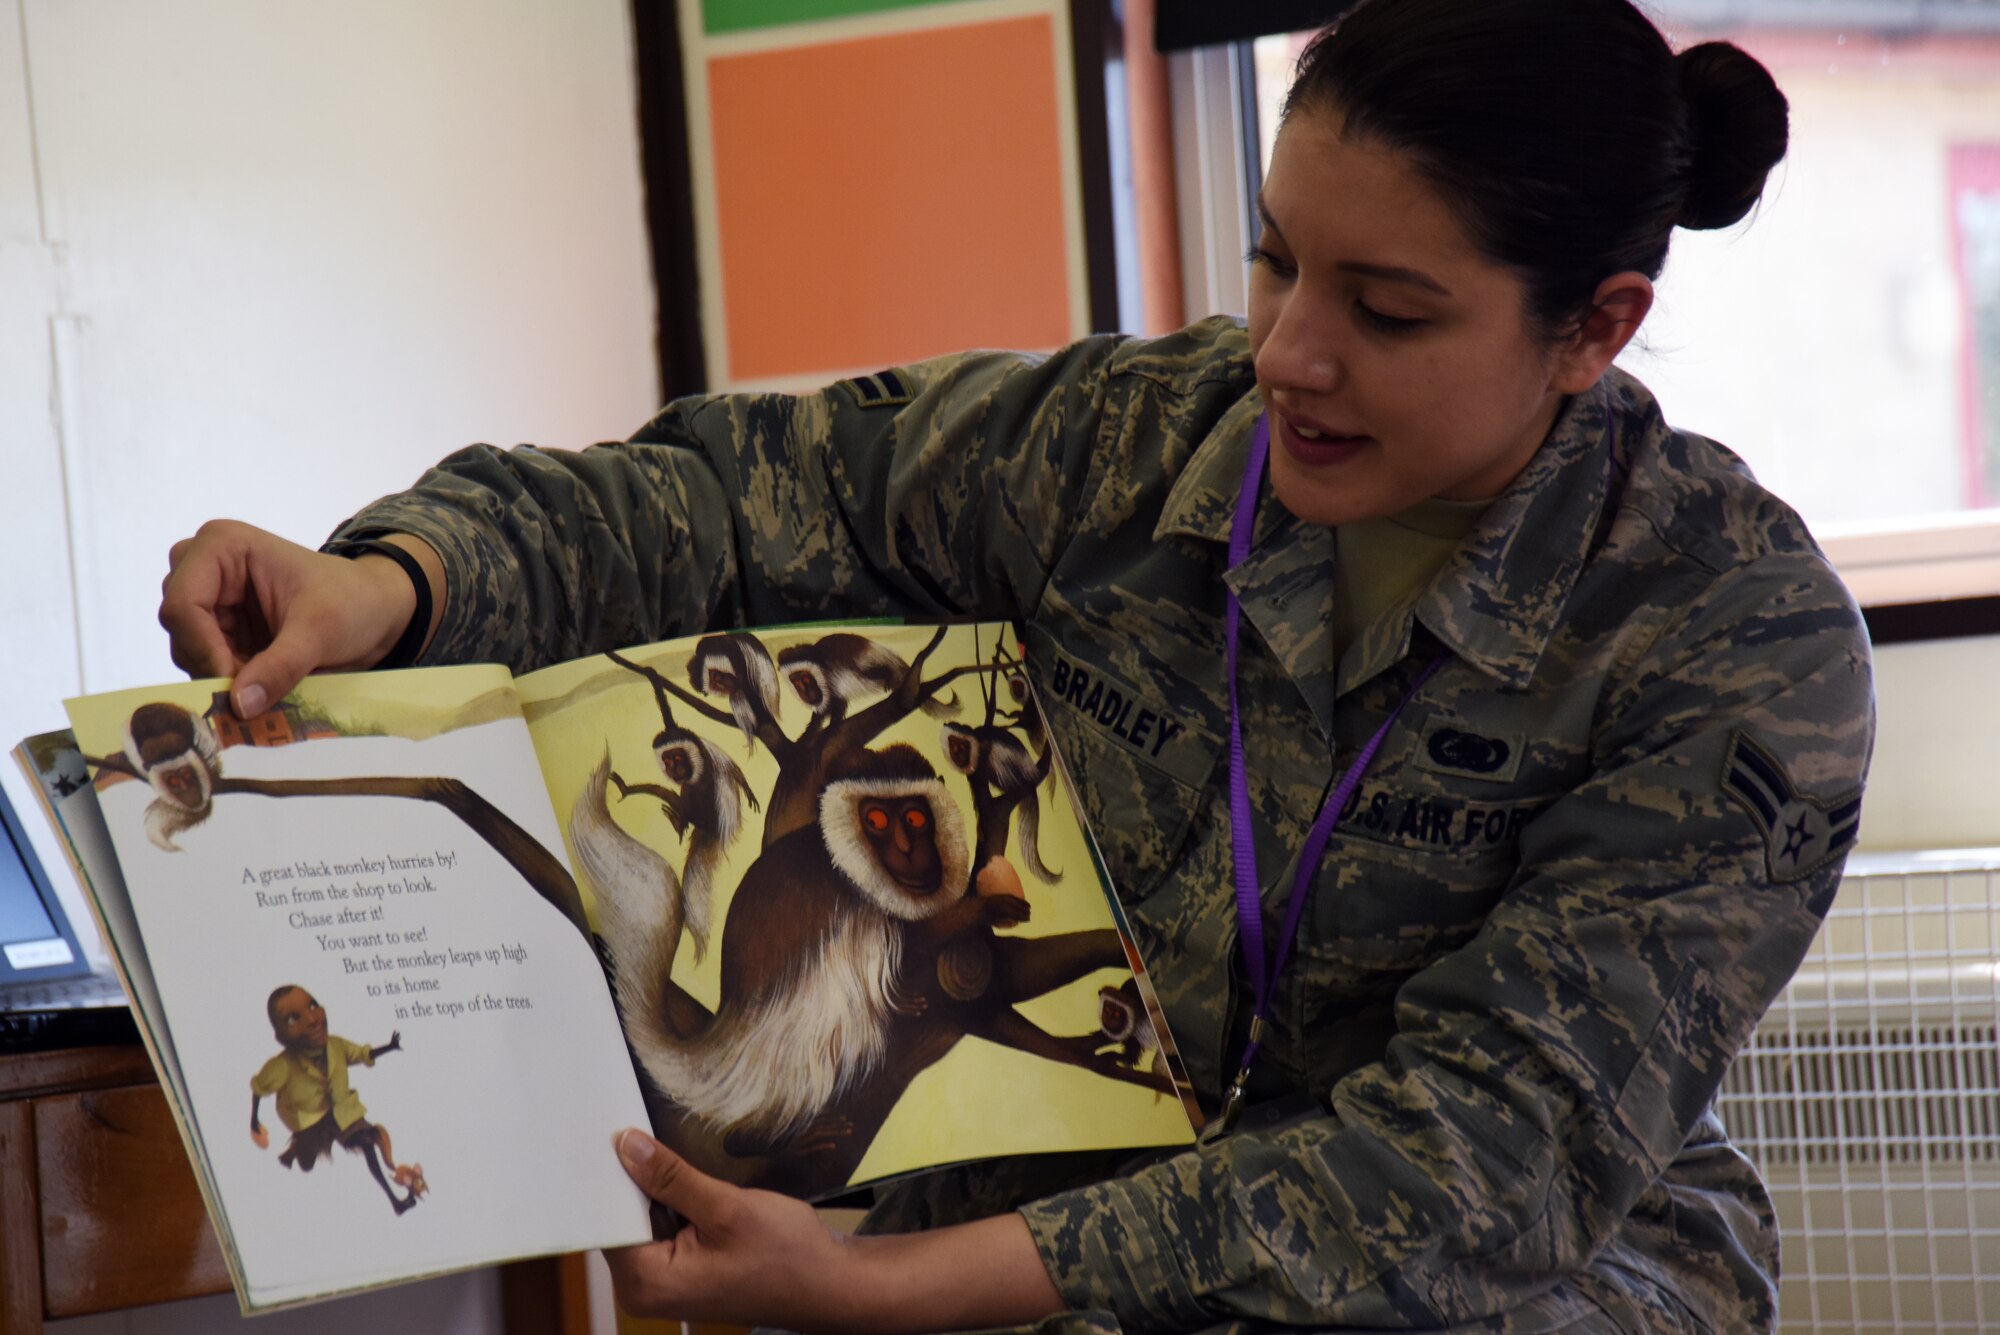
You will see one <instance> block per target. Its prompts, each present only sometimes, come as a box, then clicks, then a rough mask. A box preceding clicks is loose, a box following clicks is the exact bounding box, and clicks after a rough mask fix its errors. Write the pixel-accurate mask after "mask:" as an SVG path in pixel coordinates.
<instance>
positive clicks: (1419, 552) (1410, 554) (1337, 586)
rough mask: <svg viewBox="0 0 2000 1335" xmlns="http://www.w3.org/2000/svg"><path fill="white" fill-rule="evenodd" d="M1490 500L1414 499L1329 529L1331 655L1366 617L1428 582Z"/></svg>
mask: <svg viewBox="0 0 2000 1335" xmlns="http://www.w3.org/2000/svg"><path fill="white" fill-rule="evenodd" d="M1492 504H1493V502H1492V501H1490V500H1486V501H1446V500H1428V501H1420V502H1418V503H1417V504H1415V505H1413V506H1411V507H1410V508H1409V509H1407V510H1400V511H1398V512H1397V513H1395V514H1392V515H1388V516H1386V517H1384V518H1381V519H1363V520H1358V521H1356V522H1355V523H1352V524H1342V525H1341V526H1340V527H1339V528H1337V529H1335V530H1334V541H1335V543H1336V544H1337V550H1338V551H1339V553H1340V559H1339V562H1338V565H1337V567H1336V569H1335V571H1334V584H1333V626H1332V631H1333V661H1334V662H1336V663H1338V662H1339V661H1340V656H1341V655H1342V654H1344V653H1346V652H1347V647H1348V646H1349V645H1351V644H1353V643H1354V641H1355V640H1356V639H1357V638H1358V637H1359V636H1360V634H1361V632H1362V631H1363V630H1365V629H1366V628H1367V626H1368V623H1370V622H1371V621H1373V620H1375V618H1376V617H1378V616H1381V615H1382V614H1383V613H1384V612H1386V611H1388V610H1389V609H1390V608H1391V607H1394V606H1395V605H1396V604H1397V603H1399V602H1401V601H1403V600H1404V599H1405V598H1408V597H1411V596H1413V595H1415V594H1416V593H1418V592H1420V591H1421V590H1422V589H1423V587H1424V586H1425V585H1426V584H1428V583H1430V581H1431V578H1432V576H1434V575H1436V574H1437V572H1438V571H1439V570H1440V569H1442V568H1443V566H1444V563H1445V560H1446V558H1448V557H1449V556H1450V555H1451V554H1452V551H1453V550H1454V549H1455V548H1457V546H1458V544H1459V542H1460V541H1461V540H1463V539H1464V537H1465V535H1466V534H1468V533H1470V532H1472V529H1473V526H1474V525H1475V524H1477V523H1478V522H1479V517H1480V516H1481V515H1483V514H1485V513H1486V510H1487V507H1488V506H1490V505H1492Z"/></svg>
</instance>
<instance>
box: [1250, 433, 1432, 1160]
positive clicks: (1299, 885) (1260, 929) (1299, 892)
mask: <svg viewBox="0 0 2000 1335" xmlns="http://www.w3.org/2000/svg"><path fill="white" fill-rule="evenodd" d="M1270 451H1271V421H1270V418H1269V417H1268V416H1265V417H1259V418H1258V419H1257V432H1256V434H1255V435H1254V436H1253V437H1252V438H1251V441H1250V460H1249V462H1248V463H1247V464H1246V465H1245V466H1244V469H1243V486H1242V489H1241V490H1240V491H1239V492H1238V493H1237V496H1236V515H1235V519H1234V520H1233V522H1232V523H1231V525H1230V529H1229V565H1230V568H1231V569H1232V570H1233V569H1235V568H1236V567H1237V566H1239V565H1241V564H1243V562H1244V561H1245V560H1247V559H1248V558H1249V556H1250V535H1251V530H1252V529H1253V528H1255V527H1256V521H1257V489H1258V486H1259V484H1260V483H1261V482H1262V481H1263V478H1264V460H1265V458H1266V457H1267V456H1268V455H1269V454H1270ZM1224 625H1225V629H1226V632H1227V635H1228V671H1229V837H1230V857H1231V861H1232V862H1233V863H1234V865H1235V871H1236V919H1237V924H1238V926H1239V928H1240V929H1241V932H1240V935H1241V938H1242V945H1243V961H1244V964H1245V965H1246V966H1248V968H1249V970H1250V984H1251V987H1252V988H1253V989H1254V996H1255V1009H1254V1010H1253V1011H1252V1013H1251V1017H1250V1041H1249V1042H1248V1043H1246V1044H1244V1046H1243V1061H1242V1063H1241V1065H1240V1066H1239V1068H1238V1069H1237V1072H1236V1079H1235V1081H1234V1082H1233V1083H1232V1084H1231V1085H1230V1086H1229V1094H1228V1096H1227V1097H1226V1098H1225V1099H1224V1100H1223V1104H1222V1115H1221V1117H1219V1118H1218V1119H1217V1121H1216V1124H1215V1131H1216V1133H1217V1134H1221V1133H1224V1132H1227V1131H1228V1130H1229V1128H1230V1126H1231V1125H1232V1124H1233V1123H1234V1122H1235V1120H1236V1115H1237V1114H1238V1113H1239V1112H1240V1111H1241V1110H1242V1108H1243V1091H1244V1088H1245V1087H1246V1086H1247V1085H1248V1084H1249V1082H1250V1068H1251V1067H1252V1066H1254V1065H1256V1062H1257V1053H1258V1050H1259V1049H1260V1048H1261V1047H1262V1045H1263V1041H1264V1030H1265V1024H1266V1017H1268V1016H1269V1014H1270V1010H1271V991H1272V988H1273V986H1274V985H1275V984H1276V982H1277V979H1278V977H1279V976H1280V975H1281V974H1283V973H1284V971H1285V965H1286V964H1287V963H1288V962H1289V960H1290V958H1291V953H1292V942H1293V941H1294V940H1296V939H1297V937H1298V934H1299V922H1300V920H1301V919H1302V918H1303V917H1304V915H1305V907H1306V900H1307V899H1309V898H1310V897H1311V894H1312V882H1313V878H1314V876H1315V875H1316V874H1317V872H1318V869H1319V863H1320V858H1321V856H1322V855H1323V854H1324V853H1325V852H1326V841H1327V839H1328V838H1329V837H1331V836H1332V834H1333V827H1334V824H1335V822H1337V821H1338V820H1339V819H1340V813H1341V812H1342V811H1343V810H1345V809H1346V807H1347V803H1348V800H1349V799H1350V798H1352V797H1353V796H1354V790H1355V788H1356V786H1357V785H1359V784H1360V782H1361V775H1362V773H1363V772H1364V771H1365V770H1366V769H1367V768H1368V762H1369V761H1371V760H1373V759H1374V758H1375V753H1376V752H1377V751H1379V750H1381V749H1382V742H1383V739H1384V738H1386V737H1387V736H1388V735H1389V729H1390V728H1391V727H1393V726H1395V722H1396V719H1397V718H1398V716H1400V715H1401V714H1402V712H1403V710H1404V708H1405V707H1406V706H1407V705H1408V704H1409V703H1410V701H1411V700H1412V699H1413V698H1415V696H1416V694H1417V692H1418V691H1419V690H1421V689H1423V685H1424V683H1425V682H1427V681H1429V680H1430V679H1431V677H1432V676H1433V675H1435V674H1436V672H1437V670H1438V669H1439V668H1440V667H1442V666H1443V665H1444V659H1443V658H1441V657H1440V658H1434V659H1432V660H1431V661H1430V662H1428V663H1426V664H1425V665H1424V667H1423V669H1422V670H1421V671H1419V672H1418V673H1417V678H1416V680H1415V681H1413V682H1411V683H1410V689H1409V690H1407V691H1405V692H1404V693H1403V698H1402V699H1401V700H1400V701H1398V702H1397V703H1396V707H1395V708H1394V709H1392V710H1390V711H1389V717H1388V718H1386V719H1384V720H1382V726H1381V727H1379V728H1377V729H1376V730H1375V735H1374V736H1373V737H1370V738H1369V739H1368V744H1367V745H1366V746H1364V747H1362V748H1361V754H1360V755H1358V756H1356V757H1355V758H1354V761H1353V763H1352V764H1350V765H1349V766H1348V767H1347V772H1346V773H1344V774H1342V775H1341V776H1340V782H1338V783H1336V784H1335V785H1334V787H1333V792H1332V794H1330V795H1329V796H1328V797H1327V799H1326V805H1325V806H1323V807H1321V808H1320V813H1319V818H1318V819H1317V820H1315V821H1314V822H1313V824H1312V830H1311V831H1310V832H1309V833H1308V834H1307V835H1306V842H1305V847H1304V849H1303V850H1302V851H1301V852H1300V854H1299V868H1298V874H1297V875H1296V876H1294V877H1293V879H1292V894H1291V899H1290V900H1289V901H1288V902H1287V903H1286V905H1285V927H1284V933H1283V935H1281V936H1280V937H1279V938H1278V954H1277V958H1276V959H1275V960H1272V959H1270V957H1269V956H1268V955H1267V953H1266V951H1265V949H1264V907H1263V901H1262V898H1261V896H1260V895H1259V894H1258V886H1259V884H1260V882H1259V881H1258V879H1257V844H1256V836H1255V827H1254V826H1253V825H1252V824H1251V820H1250V783H1249V779H1248V777H1247V774H1246V772H1245V768H1244V764H1243V711H1242V708H1241V706H1240V705H1239V704H1238V702H1237V682H1236V650H1237V643H1238V641H1239V639H1240V638H1241V633H1242V625H1243V607H1242V604H1241V603H1239V602H1238V601H1237V598H1236V591H1235V590H1234V589H1231V590H1229V602H1228V611H1227V613H1226V619H1225V622H1224Z"/></svg>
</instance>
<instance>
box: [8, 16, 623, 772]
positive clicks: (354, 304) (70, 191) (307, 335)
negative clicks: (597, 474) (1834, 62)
mask: <svg viewBox="0 0 2000 1335" xmlns="http://www.w3.org/2000/svg"><path fill="white" fill-rule="evenodd" d="M631 62H632V52H631V40H630V35H629V33H628V31H627V17H626V7H625V5H624V3H623V2H622V0H564V2H563V3H561V4H549V3H542V2H540V0H508V2H504V3H502V2H498V0H425V3H423V4H419V5H411V4H403V3H397V2H396V0H356V3H350V4H345V5H340V6H335V7H331V8H329V7H325V6H293V5H270V4H265V3H259V0H166V2H164V3H146V4H133V3H129V2H128V0H0V459H4V476H5V478H6V481H7V486H8V489H9V491H10V492H12V502H13V503H12V504H11V505H9V506H8V507H7V512H8V514H9V516H10V518H9V519H8V520H6V521H5V522H0V682H4V683H5V685H6V690H5V692H4V698H0V738H4V739H6V741H7V742H8V743H9V744H11V741H12V739H13V738H16V737H18V736H20V735H21V734H23V733H24V732H26V731H29V730H31V729H33V728H38V727H46V726H53V725H55V724H57V723H59V722H60V721H61V714H60V711H59V709H58V708H57V707H56V706H57V702H58V701H59V699H60V697H61V696H63V695H64V694H66V693H69V692H72V691H75V690H77V689H78V688H79V687H81V688H82V689H86V690H91V691H101V690H107V689H113V688H116V687H121V686H130V685H140V684H145V683H148V682H153V681H161V680H166V679H170V678H172V677H173V676H175V675H177V674H176V672H175V670H174V668H173V665H172V664H171V663H170V662H169V661H168V658H167V654H166V637H165V635H164V634H163V633H162V632H161V631H160V630H159V628H158V627H157V625H155V624H154V620H153V618H154V612H155V609H156V604H157V600H158V584H159V579H160V576H161V574H162V573H163V572H164V570H165V561H166V552H167V548H168V547H169V545H171V543H172V542H173V541H174V540H175V539H177V538H180V537H183V536H186V535H187V534H188V533H189V532H191V531H192V530H193V529H194V528H195V526H196V525H198V524H199V523H200V522H201V521H202V520H204V519H207V518H210V517H213V516H216V515H229V516H234V517H239V518H245V519H250V520H253V521H255V522H258V523H261V524H263V525H265V526H266V527H270V528H273V529H276V530H278V531H279V532H282V533H284V534H286V535H287V536H290V537H294V538H297V539H298V540H300V541H303V542H308V543H317V542H318V541H319V540H321V539H322V538H323V537H324V535H325V533H326V531H327V530H328V529H329V528H331V527H332V526H333V524H334V523H336V522H337V521H338V520H339V519H341V518H342V517H343V516H345V515H346V514H347V513H349V512H350V511H352V510H353V509H354V508H356V507H357V506H359V505H360V504H362V503H363V502H365V501H367V500H368V499H370V498H372V497H373V496H376V495H378V494H380V493H382V492H385V491H389V490H394V489H396V488H399V487H401V486H402V485H404V484H406V483H407V482H408V481H409V480H411V479H412V478H413V477H414V476H415V475H416V473H417V472H418V471H419V470H420V469H421V468H422V467H423V466H424V465H425V464H427V463H429V462H430V461H432V460H434V459H436V458H437V457H438V456H439V455H441V454H443V453H445V452H447V451H448V450H450V449H454V448H456V447H458V446H459V445H462V444H466V443H468V442H471V441H474V440H492V441H495V442H498V443H504V444H512V443H515V442H517V441H523V440H533V441H536V442H538V443H543V444H566V445H568V444H574V445H581V444H585V443H588V442H590V441H593V440H598V439H608V438H613V437H617V436H622V435H624V434H625V433H627V432H629V431H630V430H631V429H632V428H633V427H635V426H636V425H638V423H639V422H641V421H642V420H643V419H644V417H645V416H646V414H648V413H649V412H650V411H651V410H652V408H653V407H654V406H655V400H656V399H657V397H658V385H657V378H656V374H655V370H654V361H653V337H654V335H653V330H654V323H653V297H652V292H653V288H652V280H651V264H650V258H649V255H648V251H647V245H646V238H645V231H644V216H643V203H642V195H641V180H640V172H639V161H638V145H637V132H636V125H635V118H634V87H633V80H632V73H631Z"/></svg>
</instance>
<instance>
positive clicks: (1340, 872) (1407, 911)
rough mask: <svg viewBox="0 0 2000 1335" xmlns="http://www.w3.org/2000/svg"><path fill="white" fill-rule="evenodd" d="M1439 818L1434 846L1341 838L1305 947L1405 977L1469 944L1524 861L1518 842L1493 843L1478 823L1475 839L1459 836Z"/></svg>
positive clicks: (1325, 869) (1316, 898)
mask: <svg viewBox="0 0 2000 1335" xmlns="http://www.w3.org/2000/svg"><path fill="white" fill-rule="evenodd" d="M1412 800H1416V799H1412ZM1435 819H1436V821H1437V823H1436V824H1434V825H1431V826H1429V827H1428V828H1431V829H1433V830H1435V831H1436V832H1437V833H1438V835H1439V838H1438V839H1437V840H1436V841H1435V842H1432V841H1429V840H1425V839H1421V838H1420V839H1419V840H1416V841H1411V842H1405V843H1390V842H1385V841H1383V840H1378V839H1370V838H1366V837H1363V836H1360V835H1357V834H1347V835H1343V836H1341V837H1340V839H1339V842H1338V843H1337V844H1335V845H1334V846H1332V847H1330V848H1329V849H1328V851H1327V855H1326V859H1325V863H1324V865H1323V866H1322V868H1321V871H1320V877H1319V884H1318V886H1317V887H1316V888H1315V890H1314V894H1313V904H1312V910H1311V912H1310V913H1309V914H1308V919H1309V922H1310V927H1309V933H1310V935H1309V936H1308V937H1307V939H1305V940H1302V941H1301V942H1300V947H1301V949H1303V950H1306V951H1308V952H1309V953H1311V954H1312V955H1314V956H1315V957H1318V958H1322V959H1326V960H1329V961H1332V962H1335V963H1339V964H1342V965H1345V966H1347V967H1349V968H1353V969H1358V970H1369V971H1392V972H1396V973H1408V972H1415V971H1416V970H1418V969H1421V968H1423V967H1424V966H1425V965H1427V964H1430V963H1432V962H1433V961H1435V960H1437V959H1440V958H1442V957H1443V956H1445V955H1447V954H1449V953H1451V952H1452V951H1453V950H1456V949H1458V948H1459V947H1460V946H1463V945H1464V944H1466V943H1467V942H1468V941H1470V940H1472V938H1473V937H1474V936H1475V935H1477V934H1478V932H1479V929H1480V927H1481V926H1482V925H1483V924H1484V923H1485V921H1486V918H1487V915H1488V914H1490V913H1491V912H1492V911H1493V908H1494V906H1495V905H1497V904H1498V903H1499V902H1500V897H1501V896H1502V895H1503V894H1504V893H1505V892H1506V889H1507V885H1508V883H1509V882H1510V881H1511V880H1512V879H1513V876H1514V872H1515V870H1516V868H1517V866H1518V865H1519V857H1518V854H1517V853H1516V850H1515V846H1514V843H1513V841H1512V840H1504V841H1496V842H1493V843H1488V842H1486V840H1485V839H1484V837H1483V834H1481V833H1480V827H1479V826H1477V825H1475V826H1474V834H1473V837H1472V838H1471V839H1469V840H1455V839H1454V838H1452V837H1450V836H1449V834H1448V833H1447V831H1446V829H1445V826H1444V825H1443V823H1442V822H1443V818H1442V816H1438V817H1436V818H1435ZM1461 819H1463V818H1461ZM1475 819H1476V817H1475ZM1505 822H1506V816H1505V815H1504V813H1503V816H1502V818H1501V821H1500V822H1499V823H1500V824H1502V825H1504V824H1505ZM1417 826H1418V829H1419V830H1420V831H1421V830H1423V829H1425V828H1426V826H1425V823H1424V822H1423V821H1421V820H1420V821H1418V822H1417ZM1453 828H1457V827H1456V826H1454V827H1453ZM1302 935H1305V934H1304V933H1302Z"/></svg>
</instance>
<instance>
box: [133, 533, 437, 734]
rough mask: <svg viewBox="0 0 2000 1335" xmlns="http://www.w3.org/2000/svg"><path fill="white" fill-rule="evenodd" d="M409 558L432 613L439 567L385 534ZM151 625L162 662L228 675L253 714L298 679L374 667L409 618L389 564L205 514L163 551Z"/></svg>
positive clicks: (405, 596)
mask: <svg viewBox="0 0 2000 1335" xmlns="http://www.w3.org/2000/svg"><path fill="white" fill-rule="evenodd" d="M387 541H392V542H394V543H396V545H397V546H400V547H403V548H405V549H406V550H408V551H410V552H412V553H413V554H415V555H416V556H417V558H418V561H419V563H420V564H421V565H422V566H423V567H424V569H425V571H426V572H427V573H428V574H429V575H430V578H431V587H432V595H433V599H432V601H433V606H434V607H438V608H440V610H441V608H442V598H441V597H440V596H439V595H440V594H441V585H442V583H443V565H442V563H441V562H440V561H439V560H438V558H437V554H436V553H435V552H434V551H433V550H432V549H431V548H430V546H429V545H428V544H426V543H424V542H422V541H420V540H418V539H416V538H412V537H409V536H408V535H407V534H392V535H390V537H389V538H388V539H387ZM167 561H168V571H167V577H166V579H165V581H163V582H162V583H161V585H160V624H161V625H162V626H164V627H165V628H166V631H167V634H168V635H169V637H171V640H172V648H173V659H174V662H175V664H176V665H178V666H179V667H180V668H181V669H182V670H183V671H185V672H187V673H188V674H189V675H190V676H195V677H204V676H207V677H232V678H234V679H235V680H234V681H233V682H232V683H231V686H230V696H231V702H232V703H233V704H234V706H235V708H236V712H237V715H238V716H239V717H242V718H250V717H253V716H254V715H257V714H261V713H263V712H264V711H265V710H266V709H267V708H269V707H270V706H271V705H272V704H273V703H275V702H276V701H277V700H279V699H281V698H283V697H284V695H285V694H286V692H288V691H290V690H291V689H292V688H293V687H294V686H296V685H298V683H299V679H300V678H302V677H304V676H305V675H306V674H307V673H309V672H320V671H327V672H340V671H359V670H361V669H364V668H368V667H373V666H374V665H375V664H376V663H379V662H380V661H382V658H383V657H384V655H386V654H387V653H388V652H389V650H390V649H392V648H394V647H395V644H396V640H397V639H398V637H400V636H401V635H402V633H403V629H404V627H406V626H408V625H409V623H410V617H411V616H412V615H413V614H414V613H415V611H416V605H417V599H416V592H415V590H413V589H412V588H411V587H410V580H409V577H408V576H407V575H405V574H404V573H403V571H402V569H401V567H399V566H398V565H397V564H396V562H394V561H393V560H391V559H390V558H388V557H386V556H379V555H364V556H361V557H359V558H357V559H352V560H350V559H349V558H347V557H344V556H328V555H325V554H324V553H321V552H316V551H313V550H312V549H311V548H308V547H301V546H299V545H298V544H297V543H295V542H288V541H286V540H285V539H283V538H280V537H278V536H277V535H276V534H274V533H267V532H265V531H264V530H263V529H259V528H253V527H251V526H250V525H248V524H239V523H237V522H235V521H234V520H228V519H215V520H210V521H209V522H208V523H206V524H203V525H202V526H201V529H200V531H198V532H197V533H196V534H195V535H194V536H193V537H192V538H186V539H183V540H182V541H180V542H177V543H175V544H174V546H173V550H172V551H171V552H170V553H169V554H168V557H167Z"/></svg>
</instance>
